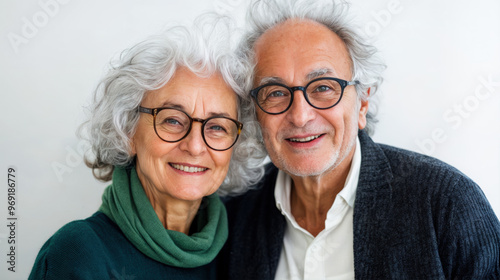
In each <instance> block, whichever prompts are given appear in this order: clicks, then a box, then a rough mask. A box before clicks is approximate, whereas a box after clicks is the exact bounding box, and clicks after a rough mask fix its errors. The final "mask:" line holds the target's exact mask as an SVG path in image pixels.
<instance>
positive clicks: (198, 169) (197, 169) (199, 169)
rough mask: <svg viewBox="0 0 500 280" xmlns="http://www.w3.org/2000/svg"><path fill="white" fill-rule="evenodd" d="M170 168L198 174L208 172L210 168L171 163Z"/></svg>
mask: <svg viewBox="0 0 500 280" xmlns="http://www.w3.org/2000/svg"><path fill="white" fill-rule="evenodd" d="M170 166H172V167H173V168H175V169H177V170H181V171H184V172H188V173H198V172H203V171H206V170H208V168H202V167H193V166H185V165H181V164H175V163H170Z"/></svg>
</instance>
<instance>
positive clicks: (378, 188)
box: [219, 131, 500, 280]
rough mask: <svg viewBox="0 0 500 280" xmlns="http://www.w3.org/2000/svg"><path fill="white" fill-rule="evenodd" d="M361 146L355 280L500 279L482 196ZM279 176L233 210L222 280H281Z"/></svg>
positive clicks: (441, 168) (232, 204)
mask: <svg viewBox="0 0 500 280" xmlns="http://www.w3.org/2000/svg"><path fill="white" fill-rule="evenodd" d="M359 138H360V143H361V151H362V161H361V173H360V178H359V183H358V188H357V191H356V201H355V205H354V225H353V229H354V272H355V277H356V279H398V280H400V279H500V223H499V221H498V218H497V217H496V216H495V214H494V212H493V210H492V208H491V206H490V204H489V203H488V201H487V200H486V197H485V196H484V194H483V192H482V191H481V190H480V188H479V187H478V186H477V185H476V184H475V183H474V182H472V180H470V179H469V178H467V177H466V176H465V175H464V174H462V173H461V172H460V171H458V170H456V169H455V168H453V167H451V166H449V165H447V164H445V163H443V162H441V161H439V160H436V159H434V158H430V157H427V156H423V155H420V154H417V153H413V152H409V151H405V150H401V149H397V148H394V147H390V146H386V145H380V144H376V143H374V142H373V141H372V140H371V139H370V137H369V136H368V135H367V134H366V133H364V132H363V131H360V133H359ZM277 171H278V170H277V169H276V167H275V166H274V165H272V164H270V165H269V166H267V173H266V176H265V178H264V179H263V180H262V181H261V183H260V184H259V186H258V188H257V189H255V190H252V191H249V192H247V193H246V194H244V195H242V196H238V197H235V198H231V199H230V200H228V201H227V202H226V207H227V213H228V217H229V239H228V241H227V243H226V246H225V248H224V249H223V252H222V253H221V255H220V258H219V264H220V266H219V271H220V272H221V274H220V275H219V279H237V280H242V279H259V280H263V279H274V276H275V273H276V269H277V265H278V261H279V257H280V252H281V248H282V244H283V234H284V229H285V226H286V222H285V219H284V217H283V216H282V214H281V213H280V212H279V211H278V209H277V208H276V204H275V200H274V186H275V181H276V176H277ZM339 257H341V256H339Z"/></svg>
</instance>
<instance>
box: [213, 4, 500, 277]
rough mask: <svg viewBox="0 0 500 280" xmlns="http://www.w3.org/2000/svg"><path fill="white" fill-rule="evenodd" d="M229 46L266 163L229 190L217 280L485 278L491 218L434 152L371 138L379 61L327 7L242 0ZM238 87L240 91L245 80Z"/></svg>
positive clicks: (495, 258) (492, 267)
mask: <svg viewBox="0 0 500 280" xmlns="http://www.w3.org/2000/svg"><path fill="white" fill-rule="evenodd" d="M251 9H252V10H251V11H250V13H249V16H250V21H251V26H252V28H251V30H250V31H249V33H248V34H247V36H246V37H245V39H244V41H243V44H242V54H243V56H244V57H246V58H247V59H250V60H252V61H253V62H254V64H255V68H254V74H253V79H252V82H253V85H252V86H251V88H252V89H251V90H250V95H251V96H252V98H253V99H254V101H255V110H256V117H257V120H258V121H259V123H260V124H261V127H262V136H263V140H264V144H265V147H266V149H267V151H268V153H269V156H270V158H271V161H272V163H273V164H270V165H269V166H267V167H266V175H265V178H264V179H263V180H262V181H261V182H260V183H259V184H258V186H257V187H256V189H254V190H251V191H249V192H247V193H246V194H244V195H242V196H239V197H235V198H232V199H230V200H229V201H228V202H227V204H226V206H227V212H228V215H229V223H230V237H229V240H228V243H227V244H226V248H225V255H223V256H222V258H221V263H222V264H223V266H224V267H227V266H229V271H228V275H224V276H226V277H228V278H230V279H238V280H241V279H354V278H356V279H486V278H487V279H499V278H500V267H499V266H500V223H499V221H498V218H497V217H496V216H495V214H494V212H493V210H492V209H491V207H490V205H489V203H488V201H487V200H486V198H485V196H484V194H483V193H482V192H481V190H480V189H479V187H478V186H477V185H476V184H475V183H474V182H472V181H471V180H470V179H469V178H467V177H466V176H465V175H463V174H462V173H460V172H459V171H458V170H456V169H455V168H453V167H451V166H449V165H446V164H445V163H443V162H440V161H438V160H436V159H433V158H430V157H426V156H423V155H419V154H416V153H412V152H409V151H405V150H401V149H398V148H394V147H390V146H386V145H381V144H376V143H374V142H373V141H372V140H371V139H370V137H369V135H368V132H369V131H368V130H370V129H371V125H372V122H373V115H372V114H371V112H370V111H369V109H368V108H369V96H370V95H373V94H374V93H375V90H376V89H377V86H378V85H379V84H380V82H381V80H382V79H381V76H380V73H381V71H382V70H383V68H384V67H383V64H381V63H379V62H378V61H377V59H376V57H375V55H374V54H375V50H374V48H373V47H370V46H368V45H366V44H365V43H364V42H363V41H362V40H361V39H360V37H359V36H358V35H357V34H356V32H355V31H353V29H352V27H350V26H349V24H348V21H347V20H346V17H345V12H346V9H345V7H344V6H338V5H335V4H334V3H326V4H325V3H322V4H318V3H317V2H304V1H302V2H293V3H285V4H283V3H277V2H272V1H260V2H256V3H254V4H253V5H251ZM249 89H250V88H249Z"/></svg>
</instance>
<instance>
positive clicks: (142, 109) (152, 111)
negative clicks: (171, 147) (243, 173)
mask: <svg viewBox="0 0 500 280" xmlns="http://www.w3.org/2000/svg"><path fill="white" fill-rule="evenodd" d="M164 109H173V110H177V111H179V112H182V113H184V115H186V116H187V117H188V119H189V120H190V122H189V128H188V130H187V132H186V134H185V135H184V136H182V137H181V138H180V139H179V140H175V141H167V140H165V139H163V138H161V136H160V135H159V134H158V131H157V130H156V115H158V113H159V112H160V111H162V110H164ZM138 110H139V113H146V114H150V115H152V116H153V127H154V130H155V133H156V136H158V138H160V139H161V140H163V141H165V142H167V143H176V142H179V141H181V140H182V139H184V138H186V137H187V136H188V135H189V133H190V132H191V129H192V128H193V122H199V123H201V137H202V138H203V141H204V142H205V144H206V145H207V147H209V148H210V149H212V150H214V151H227V150H229V149H231V148H232V147H233V146H234V144H236V142H238V138H239V137H240V134H241V131H242V130H243V123H241V122H239V121H237V120H235V119H232V118H228V117H224V116H213V117H210V118H207V119H200V118H193V117H191V116H190V115H189V114H188V113H186V112H184V111H182V110H180V109H178V108H174V107H158V108H146V107H142V106H139V107H138ZM216 118H223V119H228V120H230V121H232V122H234V123H235V124H236V126H237V127H238V134H236V138H235V139H234V142H233V144H231V146H229V148H226V149H215V148H213V147H212V146H210V145H209V144H208V142H207V139H205V132H204V130H203V129H204V128H205V125H206V124H207V122H208V121H210V120H211V119H216Z"/></svg>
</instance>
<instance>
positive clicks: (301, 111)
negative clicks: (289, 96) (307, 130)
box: [285, 90, 316, 127]
mask: <svg viewBox="0 0 500 280" xmlns="http://www.w3.org/2000/svg"><path fill="white" fill-rule="evenodd" d="M285 113H286V119H287V120H288V121H289V122H290V123H292V124H293V125H294V126H295V127H304V126H305V125H306V124H307V123H308V122H309V121H311V120H313V119H314V118H315V117H316V112H315V110H314V108H313V107H312V106H311V105H309V103H308V102H307V100H306V98H305V96H304V93H303V92H302V91H301V90H295V92H294V94H293V102H292V105H290V108H289V109H288V110H287V111H286V112H285Z"/></svg>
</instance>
